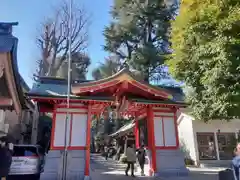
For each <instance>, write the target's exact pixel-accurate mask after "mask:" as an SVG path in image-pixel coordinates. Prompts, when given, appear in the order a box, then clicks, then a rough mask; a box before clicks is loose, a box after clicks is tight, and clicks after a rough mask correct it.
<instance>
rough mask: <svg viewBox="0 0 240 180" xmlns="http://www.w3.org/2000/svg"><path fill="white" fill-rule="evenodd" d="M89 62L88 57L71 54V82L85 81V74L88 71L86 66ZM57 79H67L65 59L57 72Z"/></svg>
mask: <svg viewBox="0 0 240 180" xmlns="http://www.w3.org/2000/svg"><path fill="white" fill-rule="evenodd" d="M90 63H91V61H90V58H89V56H87V55H86V54H82V53H79V52H77V53H74V54H72V67H71V68H72V74H71V79H72V80H85V79H86V74H87V70H88V66H89V65H90ZM57 77H61V78H65V79H67V77H68V60H67V59H65V61H64V62H63V64H62V65H61V67H60V68H59V70H58V71H57Z"/></svg>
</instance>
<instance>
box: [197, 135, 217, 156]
mask: <svg viewBox="0 0 240 180" xmlns="http://www.w3.org/2000/svg"><path fill="white" fill-rule="evenodd" d="M197 142H198V152H199V160H216V159H217V153H216V146H215V139H214V133H197Z"/></svg>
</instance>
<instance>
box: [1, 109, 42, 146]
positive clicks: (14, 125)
mask: <svg viewBox="0 0 240 180" xmlns="http://www.w3.org/2000/svg"><path fill="white" fill-rule="evenodd" d="M37 121H38V112H37V111H36V110H35V111H29V110H24V111H22V115H21V116H18V115H17V114H16V112H15V111H9V110H0V123H1V125H3V124H9V129H8V135H10V136H11V137H12V138H14V139H15V142H14V143H27V144H28V143H31V144H35V143H36V137H37ZM26 124H28V125H30V128H33V127H34V129H32V132H31V137H30V140H27V141H26V140H24V138H23V135H22V134H21V133H22V132H26V130H27V126H26ZM3 135H4V133H0V136H3Z"/></svg>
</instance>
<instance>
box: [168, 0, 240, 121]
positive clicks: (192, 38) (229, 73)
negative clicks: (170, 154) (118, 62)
mask: <svg viewBox="0 0 240 180" xmlns="http://www.w3.org/2000/svg"><path fill="white" fill-rule="evenodd" d="M172 29H173V30H172V48H173V52H174V53H173V54H172V56H171V58H170V60H169V61H168V65H169V69H170V72H171V74H172V75H173V77H174V78H176V79H177V80H180V81H183V82H185V84H186V86H187V87H188V90H187V93H186V96H187V100H188V103H189V105H190V107H191V108H192V113H193V115H194V116H195V118H196V119H199V120H204V121H207V120H212V119H226V120H229V119H233V118H239V117H240V111H239V109H240V84H239V82H240V51H239V50H240V3H239V1H238V0H216V1H215V0H184V1H182V4H181V7H180V11H179V16H177V18H176V20H175V21H173V23H172Z"/></svg>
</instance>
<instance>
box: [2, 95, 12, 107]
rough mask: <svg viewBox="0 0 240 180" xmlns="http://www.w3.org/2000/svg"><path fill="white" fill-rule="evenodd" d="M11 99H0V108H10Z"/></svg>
mask: <svg viewBox="0 0 240 180" xmlns="http://www.w3.org/2000/svg"><path fill="white" fill-rule="evenodd" d="M12 105H13V100H12V98H6V97H0V106H12Z"/></svg>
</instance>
